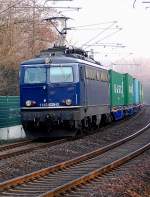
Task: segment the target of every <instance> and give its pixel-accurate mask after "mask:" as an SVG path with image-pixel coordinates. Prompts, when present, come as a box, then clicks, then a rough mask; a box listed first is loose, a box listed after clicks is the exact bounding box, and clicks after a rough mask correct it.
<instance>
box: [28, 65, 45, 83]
mask: <svg viewBox="0 0 150 197" xmlns="http://www.w3.org/2000/svg"><path fill="white" fill-rule="evenodd" d="M45 82H46V68H40V67H39V68H33V67H29V68H26V69H25V75H24V83H28V84H34V83H45Z"/></svg>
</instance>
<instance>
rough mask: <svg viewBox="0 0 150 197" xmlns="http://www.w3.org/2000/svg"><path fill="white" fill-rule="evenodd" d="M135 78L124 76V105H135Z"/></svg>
mask: <svg viewBox="0 0 150 197" xmlns="http://www.w3.org/2000/svg"><path fill="white" fill-rule="evenodd" d="M133 98H134V97H133V77H132V76H131V75H129V74H128V73H126V74H124V104H125V105H132V104H133V102H134V101H133Z"/></svg>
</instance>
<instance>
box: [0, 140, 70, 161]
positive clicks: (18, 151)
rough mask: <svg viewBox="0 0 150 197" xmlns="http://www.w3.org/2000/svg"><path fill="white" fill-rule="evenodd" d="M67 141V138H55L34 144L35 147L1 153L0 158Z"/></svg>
mask: <svg viewBox="0 0 150 197" xmlns="http://www.w3.org/2000/svg"><path fill="white" fill-rule="evenodd" d="M66 141H67V139H61V140H55V141H52V142H48V143H44V144H40V145H37V146H34V147H28V148H25V149H22V150H14V151H12V152H9V153H2V154H0V160H2V159H7V158H10V157H13V156H17V155H21V154H25V153H28V152H31V151H33V150H37V149H40V148H46V147H51V146H55V145H58V144H62V143H64V142H66ZM24 145H26V144H24ZM34 145H35V144H34ZM22 146H23V145H22ZM15 148H16V147H15Z"/></svg>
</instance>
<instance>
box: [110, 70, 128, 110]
mask: <svg viewBox="0 0 150 197" xmlns="http://www.w3.org/2000/svg"><path fill="white" fill-rule="evenodd" d="M109 78H110V102H111V106H112V107H114V106H121V105H124V91H123V89H124V86H123V82H124V79H123V78H124V76H123V74H121V73H118V72H115V71H113V70H109Z"/></svg>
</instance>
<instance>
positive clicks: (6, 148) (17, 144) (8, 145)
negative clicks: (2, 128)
mask: <svg viewBox="0 0 150 197" xmlns="http://www.w3.org/2000/svg"><path fill="white" fill-rule="evenodd" d="M31 142H32V140H24V141H18V142H15V143H11V144H6V145H1V146H0V152H1V151H5V150H9V149H12V148H16V147H19V146H24V145H26V144H30V143H31Z"/></svg>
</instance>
